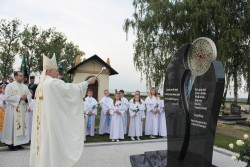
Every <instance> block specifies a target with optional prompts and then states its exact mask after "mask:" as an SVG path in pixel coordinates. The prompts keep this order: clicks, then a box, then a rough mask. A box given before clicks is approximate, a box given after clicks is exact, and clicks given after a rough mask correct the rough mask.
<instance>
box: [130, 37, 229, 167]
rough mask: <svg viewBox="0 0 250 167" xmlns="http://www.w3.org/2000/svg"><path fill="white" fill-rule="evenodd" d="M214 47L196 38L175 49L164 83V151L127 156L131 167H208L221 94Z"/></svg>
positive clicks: (221, 71) (220, 73) (221, 80)
mask: <svg viewBox="0 0 250 167" xmlns="http://www.w3.org/2000/svg"><path fill="white" fill-rule="evenodd" d="M216 55H217V51H216V47H215V45H214V43H213V41H211V40H210V39H208V38H204V37H201V38H198V39H197V40H195V41H194V42H193V43H192V44H185V45H183V46H182V47H180V48H179V49H178V51H177V52H176V54H175V55H174V56H173V58H172V60H171V62H170V63H169V65H168V68H167V72H166V76H165V83H164V103H165V112H166V122H167V139H168V141H167V150H162V151H155V152H146V153H145V154H143V155H135V156H131V157H130V159H131V164H132V166H133V167H139V166H154V167H165V166H167V167H212V166H213V165H212V155H213V145H214V137H215V130H216V125H217V120H218V116H219V111H220V105H221V101H222V97H223V91H224V83H225V78H224V69H223V66H222V63H221V62H219V61H216V60H215V59H216Z"/></svg>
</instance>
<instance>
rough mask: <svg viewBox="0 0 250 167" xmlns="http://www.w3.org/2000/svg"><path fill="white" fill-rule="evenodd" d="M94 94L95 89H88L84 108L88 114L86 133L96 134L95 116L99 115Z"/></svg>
mask: <svg viewBox="0 0 250 167" xmlns="http://www.w3.org/2000/svg"><path fill="white" fill-rule="evenodd" d="M92 96H93V90H92V89H88V92H87V97H86V98H85V103H84V110H85V116H86V133H85V135H86V136H87V135H90V136H94V135H95V117H96V115H97V107H98V103H97V101H96V99H95V98H93V97H92Z"/></svg>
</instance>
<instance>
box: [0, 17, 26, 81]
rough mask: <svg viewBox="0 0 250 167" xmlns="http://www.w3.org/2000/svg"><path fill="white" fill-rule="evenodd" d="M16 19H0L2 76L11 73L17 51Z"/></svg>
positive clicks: (17, 28)
mask: <svg viewBox="0 0 250 167" xmlns="http://www.w3.org/2000/svg"><path fill="white" fill-rule="evenodd" d="M20 24H21V22H20V21H19V20H17V19H15V20H12V21H6V20H3V19H2V20H0V71H1V76H2V77H8V76H9V75H11V74H12V73H13V64H14V61H15V55H16V54H17V53H18V51H19V36H20V30H19V25H20Z"/></svg>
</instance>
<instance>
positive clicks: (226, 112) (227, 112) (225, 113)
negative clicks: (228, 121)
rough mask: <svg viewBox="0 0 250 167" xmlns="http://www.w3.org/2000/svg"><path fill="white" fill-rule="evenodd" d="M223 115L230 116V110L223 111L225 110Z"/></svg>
mask: <svg viewBox="0 0 250 167" xmlns="http://www.w3.org/2000/svg"><path fill="white" fill-rule="evenodd" d="M223 114H224V115H229V114H231V110H230V109H225V110H224V111H223Z"/></svg>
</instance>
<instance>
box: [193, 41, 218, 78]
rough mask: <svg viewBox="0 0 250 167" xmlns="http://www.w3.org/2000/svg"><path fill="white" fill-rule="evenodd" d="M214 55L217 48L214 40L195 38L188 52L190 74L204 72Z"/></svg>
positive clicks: (195, 74) (215, 55)
mask: <svg viewBox="0 0 250 167" xmlns="http://www.w3.org/2000/svg"><path fill="white" fill-rule="evenodd" d="M216 57H217V49H216V46H215V44H214V42H213V41H212V40H211V39H209V38H205V37H200V38H197V39H196V40H195V41H194V42H193V43H192V45H191V48H190V49H189V52H188V67H189V69H190V70H191V73H192V75H194V76H201V75H203V74H205V73H206V72H207V71H208V69H209V68H210V65H211V63H212V62H213V61H214V60H215V59H216Z"/></svg>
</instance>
